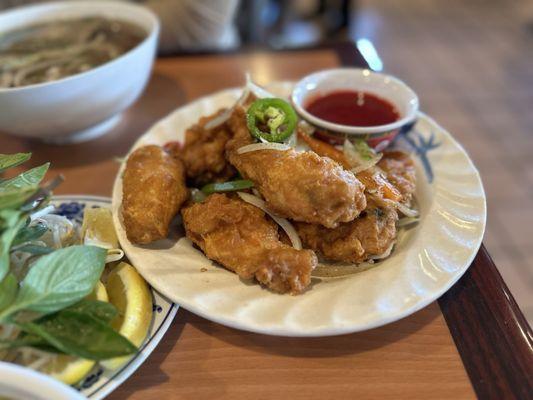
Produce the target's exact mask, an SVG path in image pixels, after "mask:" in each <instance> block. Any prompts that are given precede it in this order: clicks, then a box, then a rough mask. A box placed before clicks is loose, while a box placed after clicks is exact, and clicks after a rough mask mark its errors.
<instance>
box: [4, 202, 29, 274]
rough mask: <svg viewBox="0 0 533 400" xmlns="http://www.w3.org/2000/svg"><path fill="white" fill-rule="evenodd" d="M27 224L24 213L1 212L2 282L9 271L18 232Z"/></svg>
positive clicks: (14, 211) (13, 211)
mask: <svg viewBox="0 0 533 400" xmlns="http://www.w3.org/2000/svg"><path fill="white" fill-rule="evenodd" d="M25 223H26V220H25V218H23V217H22V213H21V212H20V211H16V210H1V211H0V224H1V226H2V231H1V234H0V280H2V279H4V277H5V276H6V274H7V272H8V270H9V249H10V248H11V245H12V243H13V240H14V239H15V236H17V233H18V231H19V230H20V229H21V228H22V227H23V226H24V224H25Z"/></svg>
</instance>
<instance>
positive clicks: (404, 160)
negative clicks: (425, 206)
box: [378, 151, 416, 205]
mask: <svg viewBox="0 0 533 400" xmlns="http://www.w3.org/2000/svg"><path fill="white" fill-rule="evenodd" d="M378 166H379V167H380V168H381V169H382V170H383V171H384V172H385V174H386V176H387V179H388V180H389V182H390V183H392V185H393V186H394V187H395V188H396V189H398V191H399V192H400V194H401V196H402V198H401V202H402V203H405V204H407V205H409V204H410V203H411V199H412V197H413V194H414V192H415V189H416V170H415V164H414V162H413V159H412V158H411V157H410V156H409V154H407V153H404V152H403V151H385V152H384V153H383V158H382V159H381V160H380V161H379V163H378Z"/></svg>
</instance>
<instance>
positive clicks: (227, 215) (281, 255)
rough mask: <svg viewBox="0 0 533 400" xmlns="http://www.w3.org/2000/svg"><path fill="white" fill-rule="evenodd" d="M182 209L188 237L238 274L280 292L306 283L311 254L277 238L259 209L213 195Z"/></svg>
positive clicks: (312, 259) (312, 265) (272, 225)
mask: <svg viewBox="0 0 533 400" xmlns="http://www.w3.org/2000/svg"><path fill="white" fill-rule="evenodd" d="M181 213H182V216H183V224H184V226H185V232H186V234H187V237H188V238H189V239H191V240H192V241H193V243H195V244H196V245H198V246H199V247H200V248H201V249H202V250H203V252H204V253H205V254H206V256H207V257H209V258H210V259H212V260H215V261H217V262H219V263H220V264H222V265H223V266H224V267H226V268H227V269H229V270H231V271H233V272H235V273H236V274H237V275H239V276H240V277H242V278H244V279H252V278H255V279H256V280H257V281H258V282H260V283H261V284H263V285H265V286H266V287H268V288H270V289H272V290H274V291H276V292H279V293H285V292H291V293H293V294H298V293H301V292H302V291H303V290H304V289H305V288H306V287H307V286H308V285H309V283H310V281H311V271H312V270H313V269H314V268H315V266H316V264H317V258H316V255H315V253H314V252H313V251H311V250H296V249H294V248H292V247H290V246H288V245H286V244H283V243H282V242H280V240H279V236H278V229H277V226H276V224H275V223H274V222H272V221H271V220H270V219H267V218H266V216H265V213H264V212H263V211H261V210H260V209H259V208H257V207H254V206H253V205H251V204H248V203H246V202H244V201H242V200H240V199H239V198H234V197H229V196H227V195H224V194H213V195H211V196H209V197H208V198H207V199H206V200H205V201H204V202H203V203H196V204H193V205H191V206H189V207H186V208H184V209H183V210H182V211H181Z"/></svg>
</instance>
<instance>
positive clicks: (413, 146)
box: [393, 121, 441, 183]
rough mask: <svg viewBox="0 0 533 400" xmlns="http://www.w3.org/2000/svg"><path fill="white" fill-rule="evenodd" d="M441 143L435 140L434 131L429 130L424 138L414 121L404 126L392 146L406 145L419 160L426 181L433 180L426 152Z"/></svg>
mask: <svg viewBox="0 0 533 400" xmlns="http://www.w3.org/2000/svg"><path fill="white" fill-rule="evenodd" d="M440 145H441V144H440V143H437V142H435V132H431V134H430V136H429V138H427V139H426V138H425V137H424V136H423V135H422V134H421V133H420V132H418V131H417V130H416V121H415V122H414V123H412V124H409V125H407V126H405V127H404V128H403V129H402V130H400V133H398V136H397V137H396V139H395V140H394V143H393V146H397V147H407V148H408V150H409V151H410V152H412V153H413V154H414V155H415V156H416V157H418V159H419V160H420V162H421V164H422V167H423V168H424V172H425V173H426V177H427V180H428V183H432V182H433V177H434V175H433V169H432V168H431V163H430V162H429V158H428V152H429V151H431V150H434V149H436V148H437V147H439V146H440Z"/></svg>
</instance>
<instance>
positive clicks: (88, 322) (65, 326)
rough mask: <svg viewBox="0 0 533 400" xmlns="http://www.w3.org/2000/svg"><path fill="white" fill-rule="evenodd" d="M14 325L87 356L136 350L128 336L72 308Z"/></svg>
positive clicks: (68, 351) (109, 355)
mask: <svg viewBox="0 0 533 400" xmlns="http://www.w3.org/2000/svg"><path fill="white" fill-rule="evenodd" d="M17 325H18V326H19V327H20V328H21V329H22V330H23V331H24V332H27V333H28V334H32V335H36V336H39V337H40V338H42V339H44V340H45V341H46V342H47V343H48V344H49V345H51V346H53V347H55V348H56V349H58V350H60V351H62V352H63V353H66V354H70V355H73V356H77V357H82V358H86V359H89V360H96V361H100V360H107V359H109V358H114V357H120V356H125V355H129V354H133V353H135V352H136V351H137V348H136V347H135V346H134V345H133V344H132V343H131V342H130V341H129V340H128V339H126V338H125V337H123V336H121V335H120V334H119V333H117V332H116V331H115V330H113V328H111V327H110V326H109V325H107V324H106V323H104V322H102V321H99V320H97V319H95V318H93V317H91V316H90V315H87V314H83V313H79V312H75V311H71V310H61V311H59V312H57V313H54V314H50V315H47V316H45V317H43V318H40V319H39V320H37V321H33V322H25V323H19V324H17Z"/></svg>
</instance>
